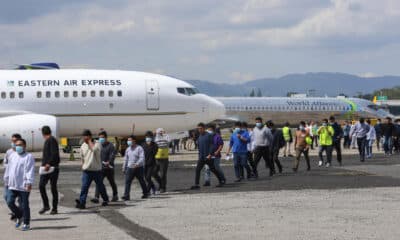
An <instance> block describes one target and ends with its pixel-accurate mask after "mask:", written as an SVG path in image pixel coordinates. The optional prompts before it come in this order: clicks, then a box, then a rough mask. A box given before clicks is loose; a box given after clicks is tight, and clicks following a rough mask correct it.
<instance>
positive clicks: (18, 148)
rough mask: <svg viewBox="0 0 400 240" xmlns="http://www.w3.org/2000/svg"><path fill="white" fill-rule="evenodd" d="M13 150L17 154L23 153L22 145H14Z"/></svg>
mask: <svg viewBox="0 0 400 240" xmlns="http://www.w3.org/2000/svg"><path fill="white" fill-rule="evenodd" d="M15 151H16V152H17V153H18V154H23V153H24V147H22V146H16V147H15Z"/></svg>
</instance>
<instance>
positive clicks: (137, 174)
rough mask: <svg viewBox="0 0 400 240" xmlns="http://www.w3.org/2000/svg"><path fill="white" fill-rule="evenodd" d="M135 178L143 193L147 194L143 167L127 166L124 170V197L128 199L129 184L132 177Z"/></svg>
mask: <svg viewBox="0 0 400 240" xmlns="http://www.w3.org/2000/svg"><path fill="white" fill-rule="evenodd" d="M135 178H137V179H138V181H139V184H140V187H141V188H142V192H143V195H148V191H147V187H146V182H145V181H144V167H137V168H128V169H127V170H126V172H125V193H124V198H125V199H130V196H131V185H132V181H133V179H135Z"/></svg>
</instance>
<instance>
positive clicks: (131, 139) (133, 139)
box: [126, 135, 136, 147]
mask: <svg viewBox="0 0 400 240" xmlns="http://www.w3.org/2000/svg"><path fill="white" fill-rule="evenodd" d="M126 143H127V144H128V147H134V146H136V136H135V135H131V136H129V137H128V141H127V142H126Z"/></svg>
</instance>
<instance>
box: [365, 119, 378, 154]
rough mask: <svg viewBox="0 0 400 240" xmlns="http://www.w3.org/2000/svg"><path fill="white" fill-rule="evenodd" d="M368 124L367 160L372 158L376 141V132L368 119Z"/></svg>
mask: <svg viewBox="0 0 400 240" xmlns="http://www.w3.org/2000/svg"><path fill="white" fill-rule="evenodd" d="M367 124H368V126H369V131H368V133H367V143H366V146H365V151H366V155H367V158H372V147H373V145H374V142H375V140H376V130H375V128H374V127H373V126H371V120H369V119H367Z"/></svg>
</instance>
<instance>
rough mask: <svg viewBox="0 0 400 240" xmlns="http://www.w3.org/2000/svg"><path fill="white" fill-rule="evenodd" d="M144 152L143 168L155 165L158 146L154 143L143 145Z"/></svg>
mask: <svg viewBox="0 0 400 240" xmlns="http://www.w3.org/2000/svg"><path fill="white" fill-rule="evenodd" d="M142 147H143V150H144V164H145V166H147V167H148V166H154V165H155V164H156V154H157V151H158V146H157V144H156V143H155V142H151V144H150V145H148V144H147V143H144V144H143V145H142Z"/></svg>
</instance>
